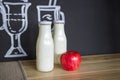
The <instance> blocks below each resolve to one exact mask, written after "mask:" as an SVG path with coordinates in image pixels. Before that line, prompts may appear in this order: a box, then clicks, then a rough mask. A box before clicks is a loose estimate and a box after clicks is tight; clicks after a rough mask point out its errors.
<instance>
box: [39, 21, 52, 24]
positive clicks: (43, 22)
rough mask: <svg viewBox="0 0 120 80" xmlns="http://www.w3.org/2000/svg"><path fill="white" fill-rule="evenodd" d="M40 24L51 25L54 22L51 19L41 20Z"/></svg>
mask: <svg viewBox="0 0 120 80" xmlns="http://www.w3.org/2000/svg"><path fill="white" fill-rule="evenodd" d="M39 24H43V25H44V24H49V25H51V24H52V22H51V21H41V22H39Z"/></svg>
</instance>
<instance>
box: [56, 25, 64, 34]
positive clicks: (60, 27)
mask: <svg viewBox="0 0 120 80" xmlns="http://www.w3.org/2000/svg"><path fill="white" fill-rule="evenodd" d="M54 31H55V32H56V33H64V24H63V23H61V24H54Z"/></svg>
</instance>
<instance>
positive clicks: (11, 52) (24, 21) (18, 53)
mask: <svg viewBox="0 0 120 80" xmlns="http://www.w3.org/2000/svg"><path fill="white" fill-rule="evenodd" d="M21 1H23V2H3V3H2V1H1V2H0V10H1V11H0V12H1V14H2V19H3V26H2V27H0V30H5V31H6V32H7V33H8V35H9V36H10V38H11V46H10V48H9V49H8V51H7V53H6V54H5V56H4V57H5V58H13V57H24V56H27V53H26V52H25V51H24V50H23V48H22V46H21V34H22V33H24V32H25V31H26V29H27V27H28V17H27V11H28V8H29V6H30V5H31V3H29V2H28V0H21ZM3 4H4V5H5V6H3ZM11 7H17V8H16V9H18V8H19V10H20V12H12V11H11ZM11 16H12V17H11ZM13 16H14V17H13ZM15 16H16V17H17V16H20V17H21V18H15ZM16 23H21V25H16ZM13 25H14V26H13ZM14 27H19V28H17V29H16V28H15V29H14Z"/></svg>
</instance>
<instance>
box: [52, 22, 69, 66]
mask: <svg viewBox="0 0 120 80" xmlns="http://www.w3.org/2000/svg"><path fill="white" fill-rule="evenodd" d="M64 24H65V22H64V21H62V20H59V21H55V22H54V34H53V37H54V54H55V64H59V60H60V59H59V57H60V55H61V54H62V53H64V52H66V50H67V39H66V35H65V31H64Z"/></svg>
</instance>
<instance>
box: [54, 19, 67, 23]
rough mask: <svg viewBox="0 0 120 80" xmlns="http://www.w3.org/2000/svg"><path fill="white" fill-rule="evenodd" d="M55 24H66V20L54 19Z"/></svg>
mask: <svg viewBox="0 0 120 80" xmlns="http://www.w3.org/2000/svg"><path fill="white" fill-rule="evenodd" d="M54 23H55V24H65V21H63V20H57V21H54Z"/></svg>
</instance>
